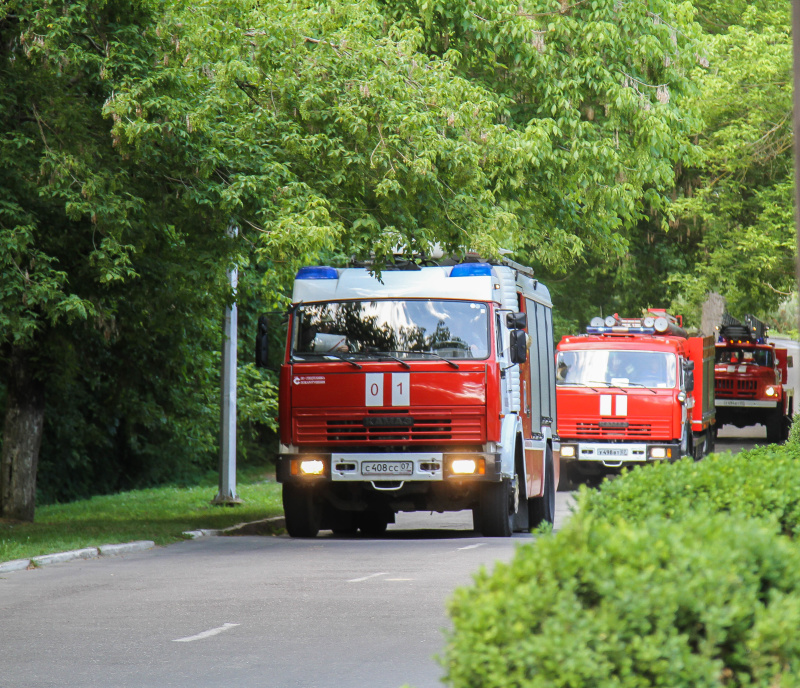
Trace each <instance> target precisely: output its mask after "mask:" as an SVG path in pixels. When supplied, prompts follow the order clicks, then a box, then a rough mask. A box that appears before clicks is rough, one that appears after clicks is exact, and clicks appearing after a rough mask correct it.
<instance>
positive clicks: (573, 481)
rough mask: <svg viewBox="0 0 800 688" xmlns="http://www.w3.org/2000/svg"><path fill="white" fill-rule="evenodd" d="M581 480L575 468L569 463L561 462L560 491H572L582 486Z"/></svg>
mask: <svg viewBox="0 0 800 688" xmlns="http://www.w3.org/2000/svg"><path fill="white" fill-rule="evenodd" d="M580 484H581V481H580V480H578V479H577V477H576V475H575V469H574V468H573V467H572V466H571V465H569V464H564V463H562V464H561V474H560V475H559V476H558V491H559V492H572V491H574V490H577V489H578V488H579V487H580Z"/></svg>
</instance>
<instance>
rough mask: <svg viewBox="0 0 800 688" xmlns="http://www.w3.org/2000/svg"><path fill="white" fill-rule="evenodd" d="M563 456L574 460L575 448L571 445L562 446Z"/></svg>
mask: <svg viewBox="0 0 800 688" xmlns="http://www.w3.org/2000/svg"><path fill="white" fill-rule="evenodd" d="M561 456H562V457H564V458H565V459H572V458H575V447H572V446H570V445H568V444H567V445H564V444H562V445H561Z"/></svg>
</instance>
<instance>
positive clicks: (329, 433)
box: [294, 408, 486, 445]
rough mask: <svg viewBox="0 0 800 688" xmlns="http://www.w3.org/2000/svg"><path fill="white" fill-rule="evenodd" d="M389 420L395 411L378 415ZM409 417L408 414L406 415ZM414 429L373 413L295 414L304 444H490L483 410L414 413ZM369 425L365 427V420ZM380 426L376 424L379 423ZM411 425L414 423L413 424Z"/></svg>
mask: <svg viewBox="0 0 800 688" xmlns="http://www.w3.org/2000/svg"><path fill="white" fill-rule="evenodd" d="M374 413H376V414H379V415H380V416H383V417H385V416H388V414H390V413H391V411H389V412H387V411H385V410H382V411H375V412H374ZM403 413H407V412H403ZM409 416H410V418H413V425H411V424H408V425H401V424H400V423H397V422H393V423H391V424H389V421H388V420H387V421H386V423H387V424H385V425H381V424H380V423H381V421H380V419H376V418H374V417H371V416H370V415H369V412H364V411H360V412H358V411H353V412H347V413H342V412H341V411H339V412H330V413H319V412H317V411H315V410H313V409H308V410H307V409H301V410H298V411H297V412H296V413H295V417H294V428H295V437H296V438H297V441H298V443H301V444H312V443H313V444H321V443H326V444H327V443H331V444H339V443H341V444H349V445H351V444H365V445H373V444H378V443H380V444H386V443H388V444H407V443H409V442H410V443H415V444H416V443H419V444H426V443H431V442H442V441H445V442H448V441H453V442H459V443H461V442H476V443H482V442H485V441H486V419H485V411H484V409H483V408H476V409H471V408H463V409H459V408H455V409H446V410H442V409H419V408H415V409H413V412H411V413H409ZM365 418H368V419H369V421H368V423H367V424H365V422H364V419H365ZM376 422H377V423H378V424H375V423H376ZM409 422H410V421H409Z"/></svg>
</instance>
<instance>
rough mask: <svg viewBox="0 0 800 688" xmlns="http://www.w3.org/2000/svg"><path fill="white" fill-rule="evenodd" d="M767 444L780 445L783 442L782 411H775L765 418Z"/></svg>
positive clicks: (778, 409)
mask: <svg viewBox="0 0 800 688" xmlns="http://www.w3.org/2000/svg"><path fill="white" fill-rule="evenodd" d="M766 425H767V442H769V443H770V444H780V442H782V441H783V439H784V437H783V411H781V409H780V408H777V409H775V410H774V411H773V412H772V413H771V414H770V416H769V418H767V423H766Z"/></svg>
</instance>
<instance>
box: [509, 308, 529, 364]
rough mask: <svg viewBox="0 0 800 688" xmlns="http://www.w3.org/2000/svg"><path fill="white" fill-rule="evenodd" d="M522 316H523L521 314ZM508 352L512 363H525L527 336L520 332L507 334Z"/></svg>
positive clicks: (514, 331) (526, 357)
mask: <svg viewBox="0 0 800 688" xmlns="http://www.w3.org/2000/svg"><path fill="white" fill-rule="evenodd" d="M522 315H523V316H524V314H522ZM508 334H509V340H510V351H509V356H510V358H511V362H512V363H525V361H527V360H528V336H527V335H526V334H525V333H524V332H523V331H522V330H513V331H512V332H509V333H508Z"/></svg>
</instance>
